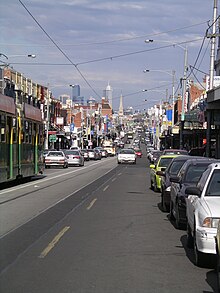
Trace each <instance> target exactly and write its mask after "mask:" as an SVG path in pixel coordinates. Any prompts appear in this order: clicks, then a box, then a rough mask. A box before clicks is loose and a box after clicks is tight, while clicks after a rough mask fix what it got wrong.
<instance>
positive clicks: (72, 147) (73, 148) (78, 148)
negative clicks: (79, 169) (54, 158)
mask: <svg viewBox="0 0 220 293" xmlns="http://www.w3.org/2000/svg"><path fill="white" fill-rule="evenodd" d="M70 150H76V151H79V150H80V147H78V146H71V147H70Z"/></svg>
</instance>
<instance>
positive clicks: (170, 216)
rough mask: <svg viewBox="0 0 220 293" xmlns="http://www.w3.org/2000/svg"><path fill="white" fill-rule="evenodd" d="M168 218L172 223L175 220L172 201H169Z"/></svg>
mask: <svg viewBox="0 0 220 293" xmlns="http://www.w3.org/2000/svg"><path fill="white" fill-rule="evenodd" d="M169 218H170V220H171V221H174V220H175V217H174V215H173V203H172V201H170V213H169Z"/></svg>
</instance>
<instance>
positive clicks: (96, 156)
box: [88, 149, 100, 160]
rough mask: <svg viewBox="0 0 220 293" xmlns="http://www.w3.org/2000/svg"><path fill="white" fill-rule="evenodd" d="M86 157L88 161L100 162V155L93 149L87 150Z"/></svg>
mask: <svg viewBox="0 0 220 293" xmlns="http://www.w3.org/2000/svg"><path fill="white" fill-rule="evenodd" d="M88 155H89V159H90V160H100V153H99V151H97V150H94V149H88Z"/></svg>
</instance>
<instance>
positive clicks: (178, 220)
mask: <svg viewBox="0 0 220 293" xmlns="http://www.w3.org/2000/svg"><path fill="white" fill-rule="evenodd" d="M214 162H217V160H215V159H209V158H205V157H203V158H202V157H201V158H191V159H189V160H187V161H186V162H185V163H184V164H183V166H182V168H181V169H180V171H179V172H178V174H177V176H171V177H170V181H171V190H170V219H171V220H174V221H175V226H176V228H177V229H179V228H182V227H184V226H185V225H186V220H187V219H186V197H187V195H186V193H185V190H186V188H187V187H188V186H196V184H197V183H198V181H199V179H200V177H201V175H202V174H203V173H204V171H205V170H206V169H207V167H208V166H209V165H210V164H211V163H214Z"/></svg>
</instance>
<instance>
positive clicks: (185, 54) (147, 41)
mask: <svg viewBox="0 0 220 293" xmlns="http://www.w3.org/2000/svg"><path fill="white" fill-rule="evenodd" d="M152 42H154V40H145V43H152ZM156 42H160V43H168V44H170V45H172V46H173V47H176V46H177V47H179V48H181V49H182V50H184V71H183V78H182V81H183V84H182V109H181V125H180V149H183V129H184V120H185V96H186V75H187V70H188V66H187V62H188V61H187V58H188V57H187V55H188V52H187V46H185V47H183V46H181V45H180V44H178V43H175V42H171V41H164V40H157V41H156Z"/></svg>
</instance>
